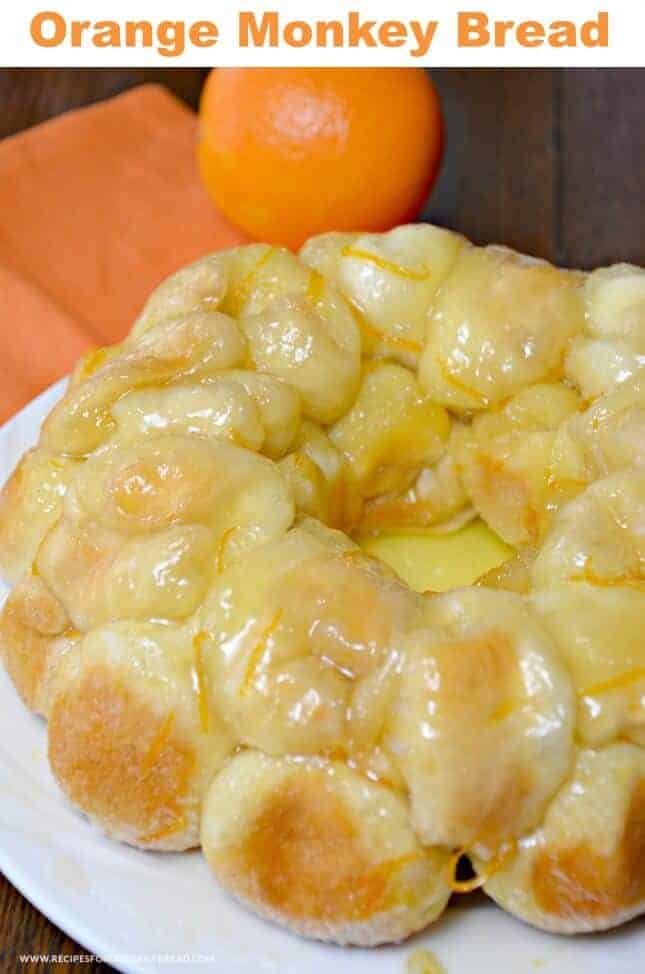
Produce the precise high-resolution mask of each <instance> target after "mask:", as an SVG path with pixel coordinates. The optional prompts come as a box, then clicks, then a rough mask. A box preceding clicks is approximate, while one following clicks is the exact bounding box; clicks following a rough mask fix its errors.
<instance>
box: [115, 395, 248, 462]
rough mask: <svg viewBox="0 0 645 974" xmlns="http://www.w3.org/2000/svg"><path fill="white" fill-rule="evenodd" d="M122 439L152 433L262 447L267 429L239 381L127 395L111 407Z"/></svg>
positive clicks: (135, 439)
mask: <svg viewBox="0 0 645 974" xmlns="http://www.w3.org/2000/svg"><path fill="white" fill-rule="evenodd" d="M112 417H113V419H114V420H115V422H116V424H117V428H118V435H119V439H121V440H129V441H134V442H138V441H139V440H140V438H141V437H142V436H145V435H147V434H148V433H152V434H153V435H158V434H159V433H175V434H179V435H180V436H202V437H204V438H207V439H214V440H225V441H229V442H231V443H234V444H235V445H236V446H243V447H245V448H246V449H247V450H255V451H259V450H260V449H261V448H262V444H263V443H264V428H263V425H262V422H261V419H260V416H259V413H258V409H257V407H256V405H255V403H254V402H253V400H252V399H251V397H250V396H249V395H248V393H247V392H246V391H245V390H244V389H243V388H242V386H240V385H239V384H238V383H236V382H231V381H230V380H228V379H217V380H215V381H213V382H211V383H209V384H207V385H196V384H192V383H190V384H189V383H181V384H177V385H174V386H168V387H166V388H163V389H155V388H149V389H139V390H135V391H133V392H129V393H127V394H126V395H125V396H123V397H122V398H121V399H119V401H118V402H116V403H115V404H114V406H113V407H112Z"/></svg>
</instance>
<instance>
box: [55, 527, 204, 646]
mask: <svg viewBox="0 0 645 974" xmlns="http://www.w3.org/2000/svg"><path fill="white" fill-rule="evenodd" d="M217 546H218V542H217V537H216V535H215V534H213V532H212V531H209V530H208V529H207V528H205V527H203V526H202V525H200V524H190V525H174V526H173V527H170V528H167V529H166V530H165V531H159V532H158V533H156V534H151V535H145V536H143V537H135V538H124V537H123V536H122V535H119V534H116V533H114V532H107V531H105V530H103V529H101V527H100V526H98V525H97V524H96V523H94V522H87V523H85V524H80V525H79V524H74V523H72V524H70V523H68V522H65V521H63V522H61V523H60V525H58V526H57V527H56V528H54V530H53V531H52V532H51V534H50V535H49V536H48V538H47V540H46V541H45V542H44V543H43V546H42V548H41V552H40V555H39V558H38V570H39V571H40V572H41V574H42V576H43V578H46V579H47V580H48V584H49V585H50V587H51V589H52V591H54V592H55V594H56V596H57V597H58V598H59V599H60V600H61V601H62V602H63V603H64V604H65V605H66V606H68V607H69V610H68V611H69V614H70V617H71V619H72V621H73V624H74V626H75V627H76V628H77V629H81V630H82V631H87V630H88V629H93V628H94V627H95V626H99V625H102V624H103V623H106V622H112V621H115V620H117V619H141V620H145V619H151V618H157V619H172V620H176V621H177V620H180V619H185V618H186V617H187V616H189V615H191V614H192V613H193V612H194V611H195V609H197V607H198V606H199V604H200V603H201V601H202V599H203V597H204V595H205V594H206V590H207V588H208V584H209V581H210V577H211V575H212V574H213V571H214V565H215V557H216V552H217Z"/></svg>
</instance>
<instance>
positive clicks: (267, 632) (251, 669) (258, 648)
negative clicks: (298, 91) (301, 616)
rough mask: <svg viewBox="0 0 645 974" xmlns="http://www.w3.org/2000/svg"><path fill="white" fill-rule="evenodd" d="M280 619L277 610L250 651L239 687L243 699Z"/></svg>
mask: <svg viewBox="0 0 645 974" xmlns="http://www.w3.org/2000/svg"><path fill="white" fill-rule="evenodd" d="M281 619H282V609H278V610H277V612H275V614H274V616H273V618H272V619H271V622H270V623H269V625H268V626H266V627H265V629H264V630H263V631H262V633H261V635H260V638H259V639H258V641H257V643H256V644H255V646H254V647H253V649H252V650H251V652H250V654H249V661H248V663H247V666H246V672H245V673H244V679H243V680H242V684H241V686H240V690H239V695H240V696H241V697H245V696H246V695H247V694H248V693H249V692H250V690H251V684H252V683H253V679H254V677H255V674H256V672H257V668H258V666H259V665H260V662H261V660H262V657H263V656H264V652H265V650H266V646H267V642H268V641H269V639H270V638H271V636H272V635H273V634H274V632H275V631H276V629H277V628H278V626H279V625H280V620H281Z"/></svg>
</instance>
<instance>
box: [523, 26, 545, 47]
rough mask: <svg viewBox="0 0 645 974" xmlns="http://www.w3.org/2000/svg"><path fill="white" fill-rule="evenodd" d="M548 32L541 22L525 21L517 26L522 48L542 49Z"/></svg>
mask: <svg viewBox="0 0 645 974" xmlns="http://www.w3.org/2000/svg"><path fill="white" fill-rule="evenodd" d="M545 35H546V31H545V30H544V25H543V24H541V23H540V22H539V20H525V21H523V22H522V23H521V24H518V26H517V43H518V44H519V45H520V46H521V47H540V46H541V45H542V44H543V43H544V38H545Z"/></svg>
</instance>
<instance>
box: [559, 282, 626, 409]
mask: <svg viewBox="0 0 645 974" xmlns="http://www.w3.org/2000/svg"><path fill="white" fill-rule="evenodd" d="M585 303H586V319H587V320H586V327H587V332H588V334H589V336H590V337H586V336H582V335H581V336H578V337H577V338H575V339H574V341H573V342H572V344H571V348H570V350H569V352H568V354H567V358H566V363H565V369H566V374H567V376H569V377H570V378H571V379H572V380H573V381H574V382H575V383H576V385H577V386H578V387H579V389H580V390H581V392H582V394H583V396H584V397H585V398H586V399H595V398H596V397H597V396H600V395H603V394H605V393H607V392H611V391H612V390H613V389H615V388H616V387H617V386H620V385H622V383H624V382H626V381H628V380H629V379H631V378H632V377H633V376H634V375H636V374H637V373H638V371H639V370H640V369H642V368H643V366H645V272H644V271H643V270H642V269H641V268H640V267H632V266H631V265H630V264H614V266H613V267H602V268H599V269H598V270H596V271H594V272H593V274H590V275H589V277H588V278H587V281H586V284H585Z"/></svg>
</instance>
